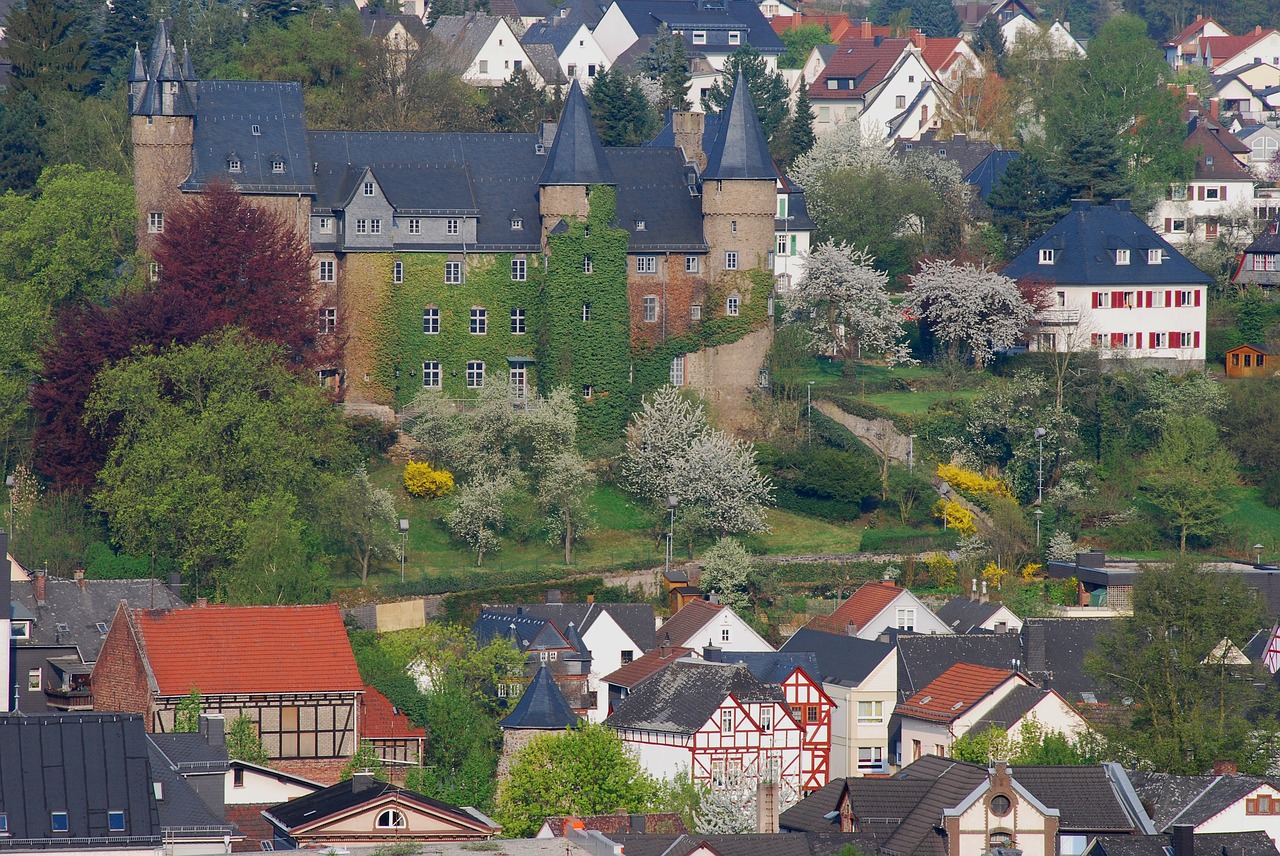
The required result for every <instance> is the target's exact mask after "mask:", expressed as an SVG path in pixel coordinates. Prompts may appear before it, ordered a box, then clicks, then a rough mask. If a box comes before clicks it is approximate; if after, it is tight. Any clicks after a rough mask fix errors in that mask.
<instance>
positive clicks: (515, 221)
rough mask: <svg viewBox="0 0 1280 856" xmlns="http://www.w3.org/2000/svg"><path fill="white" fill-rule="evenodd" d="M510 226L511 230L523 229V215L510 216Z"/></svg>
mask: <svg viewBox="0 0 1280 856" xmlns="http://www.w3.org/2000/svg"><path fill="white" fill-rule="evenodd" d="M511 228H512V230H513V231H516V232H519V231H520V230H522V229H524V218H523V217H512V218H511Z"/></svg>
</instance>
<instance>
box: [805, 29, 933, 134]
mask: <svg viewBox="0 0 1280 856" xmlns="http://www.w3.org/2000/svg"><path fill="white" fill-rule="evenodd" d="M927 44H928V40H927V39H926V38H925V37H924V36H923V35H922V34H916V35H914V36H913V37H912V38H911V39H888V38H883V37H881V36H875V37H873V38H870V39H864V38H861V33H858V34H857V35H850V36H848V37H846V38H845V39H843V40H841V42H840V44H839V45H838V46H837V47H836V49H835V51H834V52H833V53H832V54H831V58H830V59H829V60H827V62H826V65H825V66H824V67H823V69H822V72H821V74H819V75H818V77H817V79H815V80H814V81H813V82H812V83H811V84H810V86H809V98H810V100H811V101H812V102H813V109H814V111H815V117H814V119H815V121H814V125H813V129H814V133H816V134H829V133H831V132H832V131H833V130H834V129H835V128H836V127H837V126H838V125H840V124H842V123H845V122H858V123H860V124H861V125H862V128H863V130H864V132H866V133H869V134H873V135H878V136H883V137H884V138H885V139H887V140H894V139H903V140H917V139H919V138H920V134H921V133H923V132H924V131H926V130H928V129H929V128H936V127H939V125H940V124H941V117H940V116H939V115H938V112H939V107H938V101H939V98H940V97H942V96H943V95H944V90H943V87H942V84H941V81H939V80H938V78H937V77H936V76H935V75H934V72H933V70H932V69H931V68H930V67H929V66H928V65H927V64H926V63H925V61H924V58H923V48H924V47H925V46H926V45H927ZM819 50H821V49H819Z"/></svg>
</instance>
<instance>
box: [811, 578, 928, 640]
mask: <svg viewBox="0 0 1280 856" xmlns="http://www.w3.org/2000/svg"><path fill="white" fill-rule="evenodd" d="M904 591H906V589H903V588H898V587H897V586H896V585H894V584H893V583H891V582H886V581H881V582H870V583H863V584H862V585H861V586H859V587H858V590H857V591H855V592H854V593H853V594H851V595H849V597H847V598H845V601H844V603H842V604H840V605H839V606H837V607H836V608H835V611H834V612H832V613H831V614H830V615H821V616H818V617H817V618H814V619H812V620H810V621H809V623H808V624H806V625H805V626H806V627H808V628H810V629H813V630H824V631H826V632H827V633H841V634H845V633H848V630H849V625H850V624H852V625H854V626H855V627H856V628H857V629H858V630H859V631H861V630H862V629H864V628H866V627H869V626H871V624H872V622H874V621H875V620H876V618H877V617H878V616H879V615H880V613H882V612H884V611H885V609H886V608H887V607H888V606H889V604H891V603H893V602H894V601H895V600H897V598H898V596H899V595H900V594H902V593H903V592H904ZM883 626H885V627H891V626H893V622H892V621H885V622H883ZM877 629H878V628H877Z"/></svg>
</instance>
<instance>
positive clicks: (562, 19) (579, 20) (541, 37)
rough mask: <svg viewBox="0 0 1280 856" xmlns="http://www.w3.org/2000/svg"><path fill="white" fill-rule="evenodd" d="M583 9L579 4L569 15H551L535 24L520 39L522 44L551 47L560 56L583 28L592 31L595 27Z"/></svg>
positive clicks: (570, 10) (569, 11) (569, 10)
mask: <svg viewBox="0 0 1280 856" xmlns="http://www.w3.org/2000/svg"><path fill="white" fill-rule="evenodd" d="M582 7H583V4H577V5H576V6H574V7H572V8H570V9H568V10H567V12H568V14H565V15H551V16H549V17H547V18H546V19H545V20H542V21H539V22H538V23H536V24H533V25H532V26H530V27H529V29H527V30H525V32H524V35H523V36H521V37H520V44H522V45H525V46H528V45H551V46H552V47H553V48H555V50H556V55H557V56H558V55H559V54H560V53H562V52H563V51H564V49H565V48H567V47H568V46H569V44H570V43H571V42H572V41H573V37H574V36H576V35H577V34H578V31H579V30H580V29H582V27H584V26H585V27H586V28H587V29H591V27H592V26H593V25H592V24H591V23H590V22H589V21H588V20H587V16H586V11H585V9H583V8H582Z"/></svg>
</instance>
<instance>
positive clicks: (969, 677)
mask: <svg viewBox="0 0 1280 856" xmlns="http://www.w3.org/2000/svg"><path fill="white" fill-rule="evenodd" d="M893 713H894V716H897V717H900V718H901V723H902V725H901V728H902V731H901V737H900V742H899V744H898V753H897V754H898V757H899V759H900V760H899V763H902V764H909V763H911V762H912V761H918V760H919V759H920V758H921V757H923V756H924V755H948V754H950V752H951V745H952V744H953V743H954V742H955V741H956V740H957V739H958V738H960V737H963V736H965V735H966V734H968V733H969V732H970V731H973V732H974V733H975V734H979V733H982V732H983V731H986V730H987V729H989V728H1000V729H1003V730H1005V731H1006V732H1009V733H1013V734H1016V733H1018V732H1019V731H1020V730H1021V728H1022V724H1023V723H1024V722H1025V721H1027V720H1029V719H1035V720H1036V722H1038V723H1039V724H1040V725H1041V726H1042V727H1043V728H1044V729H1045V730H1046V731H1049V732H1060V733H1062V734H1065V735H1067V736H1075V735H1078V734H1082V733H1084V732H1085V731H1088V730H1089V726H1088V724H1087V723H1086V722H1085V721H1084V719H1083V718H1081V716H1080V714H1078V713H1076V711H1075V709H1074V708H1073V707H1072V706H1071V705H1070V704H1068V703H1067V701H1066V700H1065V699H1063V698H1062V696H1060V695H1058V693H1056V692H1054V691H1053V690H1042V689H1040V688H1038V687H1036V686H1035V684H1034V683H1032V681H1031V679H1030V678H1028V677H1027V676H1026V675H1023V674H1021V673H1020V672H1013V671H1010V670H1009V669H992V668H990V667H988V666H977V665H973V664H971V663H956V664H955V665H954V666H952V667H951V668H949V669H947V670H946V671H945V672H943V673H942V674H941V675H939V676H938V677H936V678H934V679H933V680H932V681H930V682H929V683H928V684H927V685H925V687H924V689H922V690H920V691H919V692H917V693H916V694H915V695H913V696H911V698H909V699H907V700H906V701H904V702H902V703H901V704H899V705H898V706H897V707H896V708H895V709H894V711H893Z"/></svg>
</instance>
